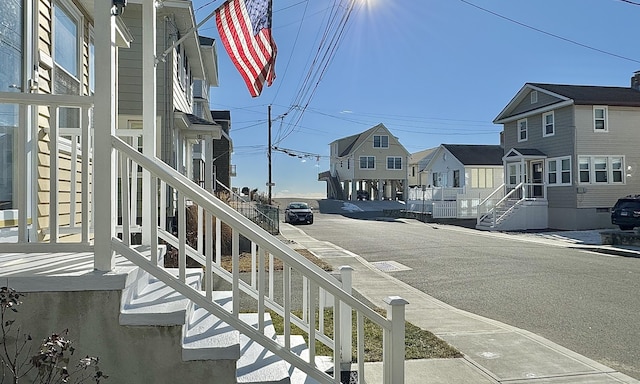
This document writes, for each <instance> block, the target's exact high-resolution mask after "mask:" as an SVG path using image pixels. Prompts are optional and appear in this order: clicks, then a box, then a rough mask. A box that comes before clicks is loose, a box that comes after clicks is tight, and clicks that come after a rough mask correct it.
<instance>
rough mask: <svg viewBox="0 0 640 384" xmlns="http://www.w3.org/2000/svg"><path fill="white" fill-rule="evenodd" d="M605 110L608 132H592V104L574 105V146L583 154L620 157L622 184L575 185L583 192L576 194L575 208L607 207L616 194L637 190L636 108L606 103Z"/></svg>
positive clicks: (639, 123)
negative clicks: (606, 111) (623, 168)
mask: <svg viewBox="0 0 640 384" xmlns="http://www.w3.org/2000/svg"><path fill="white" fill-rule="evenodd" d="M608 112H609V113H608V115H609V116H608V128H609V131H608V132H594V130H593V107H592V106H590V105H587V106H577V107H576V131H577V138H576V148H577V152H578V154H579V155H583V156H595V155H607V156H624V167H625V168H627V169H626V172H625V176H623V177H624V178H625V183H624V184H578V186H579V187H581V188H583V189H584V192H585V193H581V194H580V195H578V207H579V208H591V207H592V208H610V207H612V206H613V204H614V203H615V201H616V200H617V199H618V198H619V197H621V196H626V195H629V194H638V193H640V172H638V168H639V167H640V150H638V147H639V145H640V142H639V139H640V135H639V133H640V109H639V108H631V107H612V106H609V107H608ZM628 167H630V169H629V168H628ZM574 168H577V166H576V167H574ZM576 174H577V170H576ZM576 180H577V179H576Z"/></svg>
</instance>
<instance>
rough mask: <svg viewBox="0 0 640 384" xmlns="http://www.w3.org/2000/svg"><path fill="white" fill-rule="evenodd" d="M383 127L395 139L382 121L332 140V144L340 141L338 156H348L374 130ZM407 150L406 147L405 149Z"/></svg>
mask: <svg viewBox="0 0 640 384" xmlns="http://www.w3.org/2000/svg"><path fill="white" fill-rule="evenodd" d="M381 128H382V129H384V130H385V131H386V132H387V133H388V134H389V136H390V137H393V138H394V139H395V137H394V136H393V135H392V134H391V132H389V129H387V127H385V126H384V124H382V123H380V124H378V125H376V126H373V127H371V128H369V129H367V130H366V131H364V132H361V133H358V134H355V135H352V136H347V137H343V138H341V139H338V140H334V141H333V142H331V144H333V143H338V157H343V156H347V155H349V154H351V153H352V152H354V151H355V150H356V149H358V148H359V147H360V145H362V143H364V142H365V141H367V139H368V138H369V137H370V136H371V135H372V134H373V133H374V132H376V131H377V130H379V129H381ZM400 146H402V144H400ZM402 149H404V147H402ZM405 152H407V150H406V149H405ZM407 154H408V152H407Z"/></svg>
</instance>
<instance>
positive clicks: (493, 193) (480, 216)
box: [476, 183, 505, 224]
mask: <svg viewBox="0 0 640 384" xmlns="http://www.w3.org/2000/svg"><path fill="white" fill-rule="evenodd" d="M504 187H505V184H504V183H502V184H501V185H500V186H499V187H498V188H496V189H495V190H494V191H493V192H491V193H490V194H489V196H487V197H486V198H484V200H482V201H481V202H480V203H479V204H478V208H477V210H478V219H477V221H476V224H480V222H481V221H482V220H483V219H484V218H485V217H487V216H488V215H489V212H490V211H491V210H488V211H487V212H486V213H484V214H482V213H481V208H482V207H484V206H485V205H487V203H488V202H489V201H490V200H491V198H492V197H493V196H494V195H495V194H496V193H498V192H500V191H503V192H504ZM494 206H495V204H494Z"/></svg>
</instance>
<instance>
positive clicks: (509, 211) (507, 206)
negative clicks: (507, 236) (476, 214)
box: [476, 199, 522, 231]
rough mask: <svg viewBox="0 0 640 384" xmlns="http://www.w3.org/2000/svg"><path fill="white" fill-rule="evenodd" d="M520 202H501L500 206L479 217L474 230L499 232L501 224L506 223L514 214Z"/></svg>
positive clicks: (510, 200)
mask: <svg viewBox="0 0 640 384" xmlns="http://www.w3.org/2000/svg"><path fill="white" fill-rule="evenodd" d="M521 201H522V200H520V199H505V200H503V201H502V202H501V203H500V204H498V205H496V206H495V207H494V209H492V210H491V211H489V212H487V213H486V214H485V215H483V216H481V217H480V220H479V221H478V223H477V224H476V229H480V230H484V231H497V230H500V229H501V228H502V226H503V223H505V222H507V221H508V220H509V218H510V217H512V216H513V215H515V214H516V212H517V210H518V209H519V208H520V207H521ZM494 218H495V222H494Z"/></svg>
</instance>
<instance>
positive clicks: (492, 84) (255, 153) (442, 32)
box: [193, 0, 640, 197]
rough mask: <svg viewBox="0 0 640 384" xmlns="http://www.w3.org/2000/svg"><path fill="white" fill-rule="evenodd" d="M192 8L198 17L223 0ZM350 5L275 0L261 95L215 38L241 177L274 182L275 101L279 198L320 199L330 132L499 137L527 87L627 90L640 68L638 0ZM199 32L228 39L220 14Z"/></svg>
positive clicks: (455, 140) (406, 0) (480, 140)
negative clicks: (502, 119)
mask: <svg viewBox="0 0 640 384" xmlns="http://www.w3.org/2000/svg"><path fill="white" fill-rule="evenodd" d="M193 3H194V9H196V10H197V12H196V19H197V20H198V21H199V20H202V19H204V18H205V17H206V16H208V15H209V14H210V13H211V12H213V11H214V10H215V9H216V8H217V7H218V6H220V5H221V4H222V3H223V0H215V1H210V0H195V1H194V2H193ZM348 3H349V1H347V0H306V1H305V0H273V25H272V33H273V36H274V40H275V42H276V44H277V46H278V56H277V61H276V75H277V78H276V80H275V82H274V84H273V85H272V86H271V87H269V88H267V87H265V89H264V90H263V92H262V95H261V96H259V97H257V98H253V99H252V98H251V97H250V95H249V92H248V91H247V89H246V87H245V85H244V83H243V82H242V79H241V77H240V75H239V73H238V72H237V71H236V70H235V68H234V67H233V64H232V63H231V61H230V59H229V57H228V56H227V54H226V52H225V50H224V47H223V46H222V44H218V65H219V83H220V84H219V87H216V88H212V90H211V108H212V109H223V110H230V111H231V118H232V128H231V137H232V139H233V144H234V152H233V154H232V163H233V164H235V165H236V166H237V177H235V178H232V186H234V187H238V188H242V187H245V186H247V187H250V188H251V189H253V188H258V189H259V190H260V191H261V192H266V191H267V187H266V182H267V180H268V166H267V148H268V128H267V127H268V124H267V120H268V119H267V106H268V105H271V106H272V121H273V123H272V136H273V145H274V146H276V147H278V148H281V149H286V150H287V152H288V153H284V152H280V151H274V152H273V157H272V179H273V182H274V183H275V187H273V194H274V197H278V196H281V197H284V196H298V197H304V196H313V197H323V196H324V194H325V190H326V186H325V183H324V182H319V181H317V178H318V177H317V176H318V172H322V171H326V170H328V169H329V157H328V156H329V143H330V142H332V141H333V140H336V139H338V138H342V137H346V136H350V135H354V134H357V133H360V132H362V131H365V130H367V129H368V128H371V127H372V126H374V125H376V124H378V123H383V124H384V125H385V126H386V127H387V128H389V130H390V131H391V133H392V134H393V135H394V136H396V137H398V139H399V140H400V142H401V143H402V144H403V145H404V147H405V148H406V149H407V150H408V151H409V152H410V153H414V152H418V151H421V150H423V149H427V148H432V147H436V146H438V145H440V144H443V143H445V144H498V143H499V133H500V131H501V129H502V128H501V126H500V125H495V124H493V123H492V120H493V119H494V118H495V117H496V116H497V115H498V113H499V112H500V111H501V110H502V109H503V108H504V107H505V106H506V105H507V103H508V102H509V101H510V100H511V98H512V97H513V96H515V94H516V93H517V92H518V91H519V90H520V88H521V87H522V86H523V85H524V84H525V83H526V82H538V83H557V84H575V85H608V86H622V87H628V86H629V84H630V77H631V76H632V74H633V72H634V71H637V70H640V0H638V1H628V0H369V1H364V0H358V1H357V4H356V6H355V7H354V9H353V11H352V12H351V13H350V15H349V18H348V19H347V21H346V26H345V27H344V29H341V21H342V19H343V17H345V16H346V15H347V8H348ZM340 31H342V34H340ZM199 34H200V35H202V36H208V37H212V38H215V39H216V40H218V38H219V37H218V33H217V30H216V28H215V21H214V20H213V19H211V20H210V21H209V22H207V23H206V24H205V25H204V26H203V27H201V28H200V29H199ZM335 42H337V44H334V43H335ZM305 106H306V108H305ZM285 113H286V115H285V116H284V117H282V115H284V114H285Z"/></svg>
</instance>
